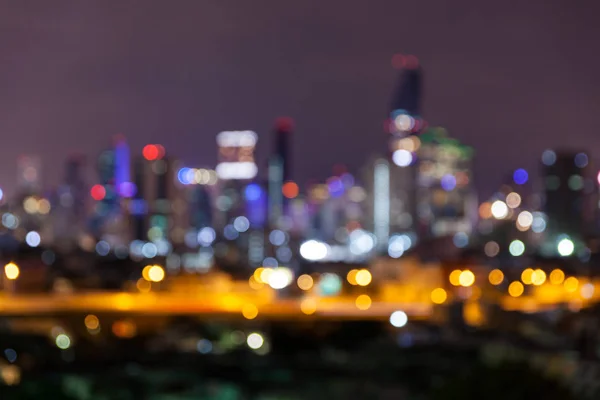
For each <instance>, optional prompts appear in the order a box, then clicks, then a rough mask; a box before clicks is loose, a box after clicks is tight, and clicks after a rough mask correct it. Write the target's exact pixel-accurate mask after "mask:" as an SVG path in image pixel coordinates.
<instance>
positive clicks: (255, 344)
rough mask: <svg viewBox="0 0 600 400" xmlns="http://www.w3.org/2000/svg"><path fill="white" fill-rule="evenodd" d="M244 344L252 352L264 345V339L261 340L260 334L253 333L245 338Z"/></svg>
mask: <svg viewBox="0 0 600 400" xmlns="http://www.w3.org/2000/svg"><path fill="white" fill-rule="evenodd" d="M246 343H247V344H248V347H250V348H251V349H252V350H257V349H260V348H261V347H262V345H263V344H264V343H265V339H263V337H262V335H261V334H260V333H256V332H253V333H251V334H249V335H248V337H247V338H246Z"/></svg>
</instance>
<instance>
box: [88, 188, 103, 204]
mask: <svg viewBox="0 0 600 400" xmlns="http://www.w3.org/2000/svg"><path fill="white" fill-rule="evenodd" d="M90 194H91V195H92V199H94V200H96V201H100V200H102V199H104V197H106V189H104V186H102V185H94V186H92V189H91V190H90Z"/></svg>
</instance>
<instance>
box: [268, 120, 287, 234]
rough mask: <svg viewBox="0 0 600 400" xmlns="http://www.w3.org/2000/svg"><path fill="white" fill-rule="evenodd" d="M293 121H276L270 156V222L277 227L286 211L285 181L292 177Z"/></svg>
mask: <svg viewBox="0 0 600 400" xmlns="http://www.w3.org/2000/svg"><path fill="white" fill-rule="evenodd" d="M292 128H293V122H292V120H291V119H290V118H279V119H278V120H277V121H276V122H275V131H274V144H275V146H274V149H273V153H272V154H271V156H270V157H269V170H268V181H269V224H270V225H271V226H272V227H277V226H278V225H279V223H280V218H281V217H282V216H284V215H285V212H286V205H287V204H286V203H287V201H286V196H284V193H283V188H284V183H285V182H288V181H290V179H291V160H290V144H291V143H290V142H291V135H292Z"/></svg>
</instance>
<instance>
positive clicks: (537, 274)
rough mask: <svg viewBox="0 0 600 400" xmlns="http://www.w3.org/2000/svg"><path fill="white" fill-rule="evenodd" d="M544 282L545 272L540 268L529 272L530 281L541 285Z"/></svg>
mask: <svg viewBox="0 0 600 400" xmlns="http://www.w3.org/2000/svg"><path fill="white" fill-rule="evenodd" d="M544 282H546V273H545V272H544V271H543V270H541V269H536V270H534V271H533V273H532V274H531V283H532V284H534V285H535V286H540V285H543V284H544Z"/></svg>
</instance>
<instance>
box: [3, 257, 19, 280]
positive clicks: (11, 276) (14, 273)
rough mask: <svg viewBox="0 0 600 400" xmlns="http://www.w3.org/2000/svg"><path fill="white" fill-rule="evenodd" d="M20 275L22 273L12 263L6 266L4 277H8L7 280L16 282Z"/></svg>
mask: <svg viewBox="0 0 600 400" xmlns="http://www.w3.org/2000/svg"><path fill="white" fill-rule="evenodd" d="M20 273H21V271H20V270H19V267H18V266H17V264H15V263H12V262H10V263H8V264H6V265H5V266H4V275H6V279H8V280H11V281H14V280H15V279H17V278H18V277H19V274H20Z"/></svg>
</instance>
